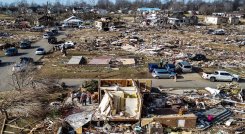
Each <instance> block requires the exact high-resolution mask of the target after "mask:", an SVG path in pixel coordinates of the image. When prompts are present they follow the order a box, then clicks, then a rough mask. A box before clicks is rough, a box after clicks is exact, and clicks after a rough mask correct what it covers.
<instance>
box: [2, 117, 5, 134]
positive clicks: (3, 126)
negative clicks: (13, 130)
mask: <svg viewBox="0 0 245 134" xmlns="http://www.w3.org/2000/svg"><path fill="white" fill-rule="evenodd" d="M5 123H6V117H4V119H3V125H2V127H1V134H3V131H4V128H5Z"/></svg>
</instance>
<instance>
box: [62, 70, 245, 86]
mask: <svg viewBox="0 0 245 134" xmlns="http://www.w3.org/2000/svg"><path fill="white" fill-rule="evenodd" d="M183 77H184V78H181V79H177V82H175V80H173V79H152V86H153V87H162V88H204V87H213V88H216V87H217V85H218V84H225V83H227V82H210V81H208V80H204V79H202V78H201V77H200V75H199V74H197V73H191V74H184V75H183ZM84 80H86V79H62V80H61V82H65V83H66V84H67V85H69V86H74V87H79V86H81V84H82V83H83V81H84ZM239 84H240V86H241V87H242V88H245V81H244V80H242V81H241V82H239Z"/></svg>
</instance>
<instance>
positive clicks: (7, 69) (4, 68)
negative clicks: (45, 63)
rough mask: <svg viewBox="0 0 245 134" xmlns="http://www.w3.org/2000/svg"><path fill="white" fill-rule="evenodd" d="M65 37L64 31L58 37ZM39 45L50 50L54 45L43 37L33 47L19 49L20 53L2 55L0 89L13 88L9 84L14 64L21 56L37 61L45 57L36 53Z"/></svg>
mask: <svg viewBox="0 0 245 134" xmlns="http://www.w3.org/2000/svg"><path fill="white" fill-rule="evenodd" d="M64 37H65V35H64V33H61V35H59V36H58V37H57V38H58V40H60V39H61V38H64ZM38 47H42V48H44V49H45V50H46V51H50V50H51V49H52V45H50V44H48V41H47V39H41V40H40V41H38V42H36V43H33V44H32V48H31V49H19V50H18V51H19V54H18V55H17V56H10V57H6V56H3V57H0V58H1V60H2V62H3V63H2V64H1V65H0V91H4V90H9V89H10V88H11V86H10V84H9V83H11V74H12V71H11V70H12V67H13V65H14V64H15V63H17V62H19V59H20V57H23V56H27V57H32V58H33V59H34V60H35V61H38V60H40V59H41V58H42V57H43V56H42V55H35V51H36V49H37V48H38Z"/></svg>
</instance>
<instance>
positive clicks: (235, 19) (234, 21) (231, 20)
mask: <svg viewBox="0 0 245 134" xmlns="http://www.w3.org/2000/svg"><path fill="white" fill-rule="evenodd" d="M228 23H229V24H232V25H237V24H239V23H240V19H239V18H238V17H229V20H228Z"/></svg>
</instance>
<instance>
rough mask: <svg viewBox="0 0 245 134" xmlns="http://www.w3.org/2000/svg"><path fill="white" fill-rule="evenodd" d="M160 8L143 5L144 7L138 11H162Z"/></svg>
mask: <svg viewBox="0 0 245 134" xmlns="http://www.w3.org/2000/svg"><path fill="white" fill-rule="evenodd" d="M160 10H161V9H160V8H147V7H142V8H138V9H137V11H138V12H141V13H142V12H157V11H160Z"/></svg>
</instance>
